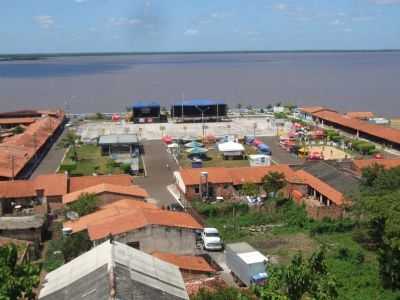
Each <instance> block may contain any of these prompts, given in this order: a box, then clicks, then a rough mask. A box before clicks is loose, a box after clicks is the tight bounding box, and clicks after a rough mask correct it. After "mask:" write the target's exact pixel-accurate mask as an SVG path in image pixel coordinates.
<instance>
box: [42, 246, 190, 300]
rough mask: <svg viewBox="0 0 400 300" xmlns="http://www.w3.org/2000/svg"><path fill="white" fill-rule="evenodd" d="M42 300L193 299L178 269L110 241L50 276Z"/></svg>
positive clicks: (45, 284) (46, 281)
mask: <svg viewBox="0 0 400 300" xmlns="http://www.w3.org/2000/svg"><path fill="white" fill-rule="evenodd" d="M39 299H41V300H78V299H79V300H80V299H87V300H108V299H121V300H128V299H137V300H148V299H157V300H181V299H189V297H188V294H187V292H186V289H185V284H184V282H183V279H182V275H181V274H180V272H179V269H178V267H176V266H174V265H172V264H169V263H167V262H164V261H162V260H160V259H158V258H156V257H154V256H151V255H149V254H146V253H143V252H141V251H139V250H136V249H134V248H132V247H129V246H127V245H124V244H122V243H119V242H116V241H106V242H104V243H102V244H100V245H98V246H97V247H94V248H93V249H91V250H90V251H88V252H86V253H84V254H82V255H81V256H78V257H77V258H75V259H73V260H72V261H70V262H68V263H67V264H65V265H63V266H61V267H59V268H58V269H56V270H54V271H52V272H50V273H48V274H47V275H46V277H45V279H44V283H43V288H42V289H41V290H40V293H39Z"/></svg>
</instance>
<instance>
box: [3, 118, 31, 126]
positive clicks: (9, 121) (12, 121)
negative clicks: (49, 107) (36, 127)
mask: <svg viewBox="0 0 400 300" xmlns="http://www.w3.org/2000/svg"><path fill="white" fill-rule="evenodd" d="M33 122H35V119H34V118H29V117H27V118H0V125H20V124H24V125H27V124H31V123H33Z"/></svg>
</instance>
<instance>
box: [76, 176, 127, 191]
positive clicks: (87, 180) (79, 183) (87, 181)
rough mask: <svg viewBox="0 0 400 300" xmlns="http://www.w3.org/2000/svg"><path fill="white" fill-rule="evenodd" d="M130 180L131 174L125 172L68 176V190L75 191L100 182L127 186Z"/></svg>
mask: <svg viewBox="0 0 400 300" xmlns="http://www.w3.org/2000/svg"><path fill="white" fill-rule="evenodd" d="M132 182H133V179H132V176H129V175H127V174H121V175H97V176H78V177H70V179H69V192H76V191H79V190H83V189H85V188H88V187H91V186H94V185H98V184H101V183H109V184H116V185H124V186H129V185H132Z"/></svg>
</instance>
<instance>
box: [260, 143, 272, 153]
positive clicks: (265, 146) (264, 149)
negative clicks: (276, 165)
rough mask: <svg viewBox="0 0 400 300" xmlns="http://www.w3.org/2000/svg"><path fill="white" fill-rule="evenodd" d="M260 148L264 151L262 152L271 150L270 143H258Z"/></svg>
mask: <svg viewBox="0 0 400 300" xmlns="http://www.w3.org/2000/svg"><path fill="white" fill-rule="evenodd" d="M258 149H259V150H260V151H262V152H268V151H270V149H269V147H268V145H266V144H260V145H258Z"/></svg>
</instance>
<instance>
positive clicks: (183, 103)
mask: <svg viewBox="0 0 400 300" xmlns="http://www.w3.org/2000/svg"><path fill="white" fill-rule="evenodd" d="M217 104H218V105H225V102H224V101H222V100H215V99H191V100H184V101H178V102H176V103H174V105H175V106H179V105H180V106H208V105H217Z"/></svg>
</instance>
